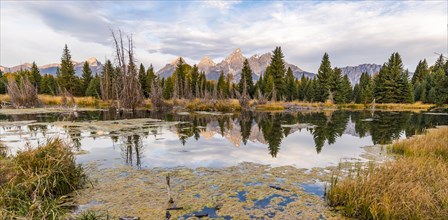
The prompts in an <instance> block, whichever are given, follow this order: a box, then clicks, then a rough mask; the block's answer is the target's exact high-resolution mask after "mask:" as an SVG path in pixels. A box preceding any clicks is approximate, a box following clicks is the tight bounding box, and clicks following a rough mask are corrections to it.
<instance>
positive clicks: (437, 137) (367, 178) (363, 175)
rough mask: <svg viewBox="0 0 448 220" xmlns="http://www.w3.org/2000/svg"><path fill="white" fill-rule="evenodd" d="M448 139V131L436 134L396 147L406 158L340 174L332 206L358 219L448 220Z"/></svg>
mask: <svg viewBox="0 0 448 220" xmlns="http://www.w3.org/2000/svg"><path fill="white" fill-rule="evenodd" d="M447 137H448V128H446V127H444V128H439V129H436V130H430V131H429V132H428V133H427V134H426V135H424V136H416V137H414V138H412V139H408V140H403V141H400V142H398V143H396V144H394V145H393V146H391V147H390V149H392V151H393V152H396V153H400V154H403V155H405V157H404V158H400V159H398V160H397V161H393V162H387V163H385V164H383V165H377V166H374V165H370V166H369V167H368V168H367V169H361V168H360V167H358V168H357V170H356V171H353V172H351V174H349V175H348V176H347V177H345V178H343V179H342V174H340V173H339V174H336V175H335V176H334V177H333V178H332V180H331V183H330V187H329V190H327V194H326V199H327V203H328V204H329V205H330V206H332V207H334V208H335V209H337V210H339V211H341V212H342V213H343V214H344V215H346V216H348V217H355V218H358V219H447V217H448V189H447V187H446V186H448V157H446V155H447V154H446V152H448V146H447V143H448V142H447ZM341 179H342V180H341Z"/></svg>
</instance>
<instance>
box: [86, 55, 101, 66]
mask: <svg viewBox="0 0 448 220" xmlns="http://www.w3.org/2000/svg"><path fill="white" fill-rule="evenodd" d="M86 61H87V63H88V64H89V66H98V65H99V64H100V62H99V61H98V60H97V59H96V58H95V57H90V58H89V59H87V60H86Z"/></svg>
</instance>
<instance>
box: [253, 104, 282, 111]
mask: <svg viewBox="0 0 448 220" xmlns="http://www.w3.org/2000/svg"><path fill="white" fill-rule="evenodd" d="M255 109H256V110H259V111H283V110H285V105H284V103H280V102H268V103H266V104H260V105H256V106H255Z"/></svg>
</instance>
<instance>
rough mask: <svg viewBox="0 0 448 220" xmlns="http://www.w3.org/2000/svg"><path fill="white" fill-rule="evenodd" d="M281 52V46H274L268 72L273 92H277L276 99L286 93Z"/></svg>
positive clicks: (279, 98)
mask: <svg viewBox="0 0 448 220" xmlns="http://www.w3.org/2000/svg"><path fill="white" fill-rule="evenodd" d="M283 57H284V56H283V52H282V49H281V47H276V48H275V50H274V51H273V55H272V58H271V64H270V65H269V73H270V75H271V77H272V80H273V82H274V83H273V88H275V92H276V93H277V97H276V99H277V100H281V99H282V98H283V97H284V96H285V93H286V85H285V74H286V69H285V61H284V60H283Z"/></svg>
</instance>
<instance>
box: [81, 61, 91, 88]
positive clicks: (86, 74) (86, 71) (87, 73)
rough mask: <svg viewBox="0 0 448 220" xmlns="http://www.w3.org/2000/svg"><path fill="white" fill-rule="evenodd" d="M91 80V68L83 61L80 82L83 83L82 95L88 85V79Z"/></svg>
mask: <svg viewBox="0 0 448 220" xmlns="http://www.w3.org/2000/svg"><path fill="white" fill-rule="evenodd" d="M91 80H92V70H91V69H90V66H89V64H88V63H87V61H86V62H84V66H83V67H82V83H83V90H82V91H83V95H87V88H88V87H89V84H90V81H91Z"/></svg>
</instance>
